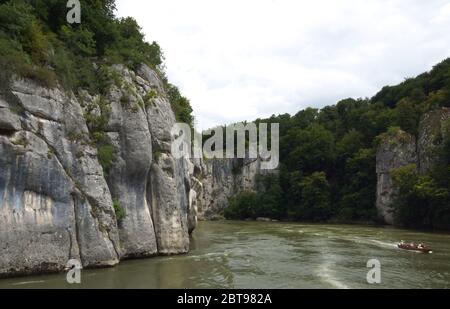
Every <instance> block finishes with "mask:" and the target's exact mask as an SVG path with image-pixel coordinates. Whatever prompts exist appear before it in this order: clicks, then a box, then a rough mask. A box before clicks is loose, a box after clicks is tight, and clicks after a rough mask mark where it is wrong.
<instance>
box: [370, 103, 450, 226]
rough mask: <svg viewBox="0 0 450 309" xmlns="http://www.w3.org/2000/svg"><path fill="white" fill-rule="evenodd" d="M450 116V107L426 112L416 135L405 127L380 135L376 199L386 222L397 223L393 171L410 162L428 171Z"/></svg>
mask: <svg viewBox="0 0 450 309" xmlns="http://www.w3.org/2000/svg"><path fill="white" fill-rule="evenodd" d="M448 119H450V108H441V109H438V110H434V111H431V112H429V113H427V114H425V115H424V116H423V118H422V120H421V122H420V125H419V134H418V138H417V141H416V138H415V137H414V136H412V135H410V134H408V133H406V132H404V131H402V130H398V131H396V132H391V133H389V132H388V133H386V134H384V135H383V136H382V137H381V142H380V145H379V147H378V151H377V164H376V172H377V177H378V180H377V201H376V207H377V210H378V213H379V216H380V218H381V219H382V220H383V221H384V222H385V223H387V224H394V223H395V222H394V218H393V213H392V203H393V201H394V198H395V195H396V192H397V188H396V187H395V185H394V183H393V181H392V177H391V171H392V170H393V169H397V168H400V167H403V166H406V165H409V164H415V165H416V166H417V169H418V171H419V173H422V174H423V173H426V172H428V171H429V170H430V168H431V167H432V166H433V162H435V161H436V157H435V155H436V152H435V150H436V149H437V146H438V145H439V143H440V142H441V141H442V134H444V122H446V121H447V120H448Z"/></svg>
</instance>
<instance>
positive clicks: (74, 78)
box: [0, 0, 193, 124]
mask: <svg viewBox="0 0 450 309" xmlns="http://www.w3.org/2000/svg"><path fill="white" fill-rule="evenodd" d="M80 2H81V23H80V24H76V23H74V24H69V23H68V22H67V20H66V16H67V13H68V12H69V9H68V8H67V7H66V4H67V2H66V1H60V0H0V84H1V85H2V88H3V89H5V88H7V85H8V82H9V80H10V79H11V76H12V75H14V74H15V75H18V76H21V77H25V78H30V79H33V80H35V81H37V82H39V83H40V84H42V85H43V86H46V87H50V88H51V87H55V86H57V84H58V85H59V86H61V87H63V88H64V89H66V90H72V91H74V93H75V94H77V90H78V89H80V88H82V89H84V90H88V91H89V92H90V94H91V95H96V94H100V95H102V94H104V93H105V92H106V91H107V90H108V88H109V86H110V85H111V83H112V82H113V81H114V76H112V75H113V72H112V71H111V70H110V67H111V65H114V64H123V65H126V66H127V67H129V68H131V69H135V68H137V67H138V66H139V65H140V64H142V63H145V64H147V65H149V66H150V67H152V68H153V69H155V70H156V71H157V72H158V73H159V74H160V77H161V78H162V79H163V81H164V82H165V85H166V88H167V92H168V95H169V96H170V101H171V104H172V108H173V110H174V112H175V114H176V116H177V118H178V120H179V121H182V122H186V123H190V124H192V123H193V116H192V108H191V106H190V104H189V101H188V100H187V99H186V98H185V97H183V96H182V95H181V94H180V91H179V90H178V88H177V87H176V86H174V85H172V84H170V83H169V82H168V81H167V78H166V76H165V74H164V57H163V53H162V51H161V48H160V46H159V45H158V44H157V43H156V42H153V43H151V44H150V43H148V42H146V41H145V38H144V35H143V34H142V32H141V29H140V27H139V25H138V24H137V22H136V21H135V20H134V19H133V18H130V17H128V18H117V17H115V15H114V13H115V9H116V7H115V1H114V0H84V1H83V0H81V1H80Z"/></svg>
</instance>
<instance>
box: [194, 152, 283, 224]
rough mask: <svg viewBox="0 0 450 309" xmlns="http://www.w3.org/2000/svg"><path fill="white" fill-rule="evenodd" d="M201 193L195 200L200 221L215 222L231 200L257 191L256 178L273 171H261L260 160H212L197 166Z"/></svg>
mask: <svg viewBox="0 0 450 309" xmlns="http://www.w3.org/2000/svg"><path fill="white" fill-rule="evenodd" d="M198 164H199V165H198V166H199V167H198V168H199V169H200V170H201V175H202V178H201V182H202V184H203V190H202V194H201V196H200V198H199V199H198V202H197V203H198V213H199V218H200V219H217V218H220V215H221V214H222V213H223V210H224V209H225V208H226V207H227V206H228V200H229V198H230V197H233V196H234V195H236V194H238V193H239V192H242V191H254V190H256V189H257V176H258V175H264V174H266V173H274V172H276V170H263V169H261V159H260V158H258V159H250V158H246V159H211V160H204V161H201V162H200V163H198Z"/></svg>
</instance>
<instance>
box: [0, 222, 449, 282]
mask: <svg viewBox="0 0 450 309" xmlns="http://www.w3.org/2000/svg"><path fill="white" fill-rule="evenodd" d="M400 240H405V241H414V242H425V243H427V244H428V245H430V246H431V247H432V248H433V249H434V252H433V254H421V253H415V252H408V251H403V250H400V249H397V248H396V243H397V242H399V241H400ZM370 259H378V260H379V261H380V262H381V280H382V282H381V284H379V285H369V284H368V283H367V281H366V274H367V272H368V270H369V269H368V268H367V267H366V264H367V261H368V260H370ZM66 287H67V288H450V235H448V234H435V233H422V232H414V231H406V230H400V229H393V228H380V227H368V226H349V225H308V224H295V223H263V222H261V223H260V222H200V223H199V226H198V228H197V230H196V231H195V232H194V235H193V236H192V240H191V252H190V253H189V254H187V255H183V256H171V257H157V258H152V259H144V260H133V261H125V262H122V263H121V264H120V265H118V266H117V267H115V268H109V269H96V270H83V272H82V284H81V285H78V286H73V285H72V286H71V285H69V284H67V283H66V280H65V274H57V275H46V276H35V277H25V278H15V279H5V280H0V288H66Z"/></svg>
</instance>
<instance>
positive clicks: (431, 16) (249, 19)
mask: <svg viewBox="0 0 450 309" xmlns="http://www.w3.org/2000/svg"><path fill="white" fill-rule="evenodd" d="M446 2H447V1H444V0H429V1H423V0H390V1H388V0H365V1H360V0H340V1H336V0H315V1H299V0H279V1H275V0H214V1H211V0H190V1H185V0H184V1H183V0H164V1H162V0H159V1H153V0H146V1H142V0H140V1H138V0H126V1H125V0H118V2H117V4H118V14H119V15H120V16H133V17H135V18H136V19H137V20H138V22H139V24H140V25H141V26H142V27H143V30H144V33H145V34H146V36H147V39H148V40H149V41H153V40H155V41H158V42H159V43H160V45H161V46H162V48H163V50H164V52H165V55H166V64H167V73H168V76H169V79H170V80H171V81H172V82H173V83H175V84H176V85H178V86H179V87H180V88H181V90H182V92H183V93H184V94H185V95H186V96H187V97H189V98H190V100H191V103H192V105H193V108H194V111H195V116H196V119H197V124H198V126H199V127H200V128H207V127H211V126H214V125H217V124H224V123H229V122H233V121H238V120H245V119H247V120H251V119H255V118H257V117H267V116H270V115H271V114H279V113H285V112H290V113H295V112H297V111H298V110H300V109H303V108H305V107H307V106H315V107H322V106H324V105H329V104H334V103H336V102H337V101H338V100H340V99H342V98H346V97H366V96H369V97H370V96H372V95H373V94H375V92H376V91H377V90H379V89H380V87H382V86H383V85H385V84H395V83H398V82H400V81H402V80H403V78H405V77H410V76H413V75H416V74H418V73H421V72H423V71H425V70H429V69H430V68H431V66H432V65H433V64H435V63H437V62H439V61H441V60H443V59H444V58H446V57H449V56H450V31H448V29H450V6H449V4H448V3H446Z"/></svg>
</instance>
